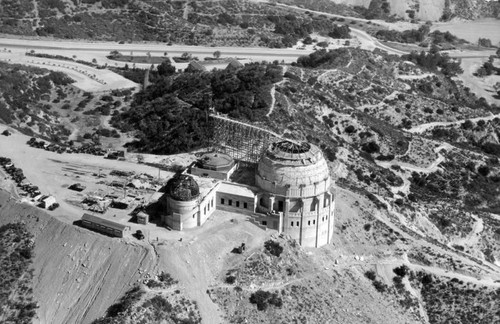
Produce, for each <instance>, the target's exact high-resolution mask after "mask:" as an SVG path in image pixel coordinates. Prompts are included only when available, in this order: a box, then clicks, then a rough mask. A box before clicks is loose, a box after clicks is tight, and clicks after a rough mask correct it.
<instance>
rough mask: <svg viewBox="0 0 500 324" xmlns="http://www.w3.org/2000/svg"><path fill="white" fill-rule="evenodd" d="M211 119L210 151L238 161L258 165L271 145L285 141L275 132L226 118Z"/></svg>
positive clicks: (216, 117) (212, 116) (215, 117)
mask: <svg viewBox="0 0 500 324" xmlns="http://www.w3.org/2000/svg"><path fill="white" fill-rule="evenodd" d="M210 119H211V120H210V122H211V123H212V127H213V132H212V138H211V139H210V145H209V146H210V149H211V150H213V151H217V152H223V153H226V154H228V155H230V156H231V157H232V158H233V159H235V160H237V161H244V162H249V163H257V162H259V160H260V158H261V156H262V155H263V154H264V152H265V151H266V149H267V147H268V146H269V144H271V143H274V142H277V141H282V140H283V138H282V137H281V135H278V134H276V133H274V132H271V131H268V130H266V129H263V128H260V127H257V126H253V125H249V124H245V123H242V122H239V121H235V120H232V119H230V118H227V117H225V116H221V115H210Z"/></svg>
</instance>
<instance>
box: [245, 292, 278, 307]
mask: <svg viewBox="0 0 500 324" xmlns="http://www.w3.org/2000/svg"><path fill="white" fill-rule="evenodd" d="M250 303H252V304H257V309H258V310H260V311H264V310H266V309H267V307H268V304H269V305H274V306H276V307H278V308H280V307H281V306H283V300H282V299H281V297H279V296H278V294H277V293H270V292H269V291H264V290H262V289H259V290H257V291H256V292H254V293H253V294H252V295H251V296H250Z"/></svg>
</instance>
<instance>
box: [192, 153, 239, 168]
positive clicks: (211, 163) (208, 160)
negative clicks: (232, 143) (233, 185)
mask: <svg viewBox="0 0 500 324" xmlns="http://www.w3.org/2000/svg"><path fill="white" fill-rule="evenodd" d="M198 164H199V166H200V167H201V168H203V169H207V170H215V171H221V170H229V169H231V168H232V167H233V165H234V160H233V158H232V157H230V156H229V155H227V154H224V153H205V154H203V156H202V157H201V159H200V160H199V161H198Z"/></svg>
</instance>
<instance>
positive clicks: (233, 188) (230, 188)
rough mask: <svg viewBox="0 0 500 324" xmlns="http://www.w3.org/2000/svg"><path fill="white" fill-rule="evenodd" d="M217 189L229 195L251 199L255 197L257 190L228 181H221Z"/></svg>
mask: <svg viewBox="0 0 500 324" xmlns="http://www.w3.org/2000/svg"><path fill="white" fill-rule="evenodd" d="M218 191H219V192H222V193H225V194H229V195H236V196H241V197H247V198H252V199H253V198H254V197H255V195H256V192H257V191H256V190H253V189H252V188H251V187H248V186H244V185H240V184H237V183H230V182H222V183H221V184H220V186H219V189H218Z"/></svg>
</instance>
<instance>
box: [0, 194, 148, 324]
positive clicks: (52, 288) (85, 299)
mask: <svg viewBox="0 0 500 324" xmlns="http://www.w3.org/2000/svg"><path fill="white" fill-rule="evenodd" d="M0 205H1V207H0V225H4V224H7V223H11V222H23V223H25V224H26V226H27V228H28V229H29V230H30V232H32V234H33V235H34V241H35V249H34V253H35V256H34V258H33V267H34V282H33V290H34V296H35V300H37V301H38V303H39V308H38V310H37V317H38V319H35V322H38V323H90V322H91V321H92V320H94V319H96V318H97V317H99V316H102V315H103V314H104V313H105V311H106V309H107V308H108V307H109V306H110V305H112V304H113V303H114V302H115V301H116V300H118V299H119V298H120V297H121V296H122V295H123V294H124V293H125V292H126V291H127V290H129V289H130V288H131V285H133V284H134V283H136V282H137V281H138V280H140V279H141V278H142V276H143V274H145V273H148V271H149V270H150V269H151V268H152V266H153V260H154V256H153V254H152V253H151V252H150V251H148V250H147V249H146V248H144V247H141V246H138V245H135V244H133V243H131V242H127V241H126V240H119V239H112V238H108V237H105V236H102V235H99V234H96V233H92V232H89V231H87V230H85V229H81V228H78V227H76V226H72V225H67V224H65V223H62V222H60V221H58V220H56V219H55V218H53V217H50V216H49V215H47V214H45V213H44V212H43V211H41V210H38V209H36V208H35V207H31V206H28V205H24V204H19V203H16V202H15V201H13V200H11V199H10V198H9V195H8V194H7V193H6V192H4V191H1V192H0Z"/></svg>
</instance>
